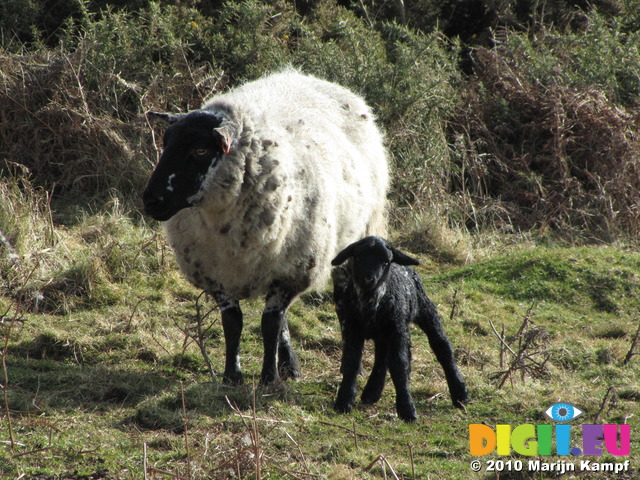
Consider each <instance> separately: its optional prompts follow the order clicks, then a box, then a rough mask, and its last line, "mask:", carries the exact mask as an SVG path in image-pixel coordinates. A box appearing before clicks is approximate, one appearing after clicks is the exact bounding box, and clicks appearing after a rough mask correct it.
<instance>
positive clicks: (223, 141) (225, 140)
mask: <svg viewBox="0 0 640 480" xmlns="http://www.w3.org/2000/svg"><path fill="white" fill-rule="evenodd" d="M213 133H214V135H216V136H217V137H218V139H219V141H220V146H221V147H222V152H223V153H225V154H227V153H229V152H230V151H231V143H232V142H233V137H234V136H235V134H236V128H235V125H233V123H231V122H223V123H222V125H220V126H219V127H217V128H214V129H213Z"/></svg>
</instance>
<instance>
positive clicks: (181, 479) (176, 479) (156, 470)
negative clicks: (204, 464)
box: [149, 467, 190, 480]
mask: <svg viewBox="0 0 640 480" xmlns="http://www.w3.org/2000/svg"><path fill="white" fill-rule="evenodd" d="M149 472H150V473H159V474H160V475H166V476H167V477H172V479H173V480H190V479H188V478H185V477H181V476H180V475H176V474H175V473H171V472H167V471H166V470H161V469H159V468H156V467H149Z"/></svg>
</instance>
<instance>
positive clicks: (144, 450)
mask: <svg viewBox="0 0 640 480" xmlns="http://www.w3.org/2000/svg"><path fill="white" fill-rule="evenodd" d="M142 468H143V469H144V480H148V479H149V476H148V475H149V473H148V469H147V442H144V443H143V444H142Z"/></svg>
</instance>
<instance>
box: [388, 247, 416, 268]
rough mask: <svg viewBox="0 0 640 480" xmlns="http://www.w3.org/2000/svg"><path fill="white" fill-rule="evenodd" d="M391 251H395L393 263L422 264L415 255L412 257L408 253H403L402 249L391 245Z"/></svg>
mask: <svg viewBox="0 0 640 480" xmlns="http://www.w3.org/2000/svg"><path fill="white" fill-rule="evenodd" d="M390 248H391V253H393V263H397V264H398V265H420V262H419V261H418V260H416V259H415V258H413V257H410V256H409V255H407V254H406V253H402V252H401V251H400V250H398V249H396V248H393V247H390Z"/></svg>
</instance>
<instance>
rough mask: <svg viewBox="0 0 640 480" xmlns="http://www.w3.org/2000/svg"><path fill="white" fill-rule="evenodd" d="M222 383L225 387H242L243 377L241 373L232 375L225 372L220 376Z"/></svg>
mask: <svg viewBox="0 0 640 480" xmlns="http://www.w3.org/2000/svg"><path fill="white" fill-rule="evenodd" d="M222 383H224V384H225V385H232V386H238V385H242V384H243V383H244V377H243V376H242V372H232V373H227V372H225V373H224V375H222Z"/></svg>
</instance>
